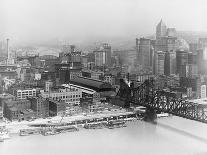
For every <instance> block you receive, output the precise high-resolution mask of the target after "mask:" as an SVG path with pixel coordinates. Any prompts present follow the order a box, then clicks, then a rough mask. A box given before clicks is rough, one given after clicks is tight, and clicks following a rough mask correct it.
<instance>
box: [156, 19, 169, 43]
mask: <svg viewBox="0 0 207 155" xmlns="http://www.w3.org/2000/svg"><path fill="white" fill-rule="evenodd" d="M166 33H167V26H166V25H165V23H164V22H163V21H162V19H161V20H160V22H159V24H158V25H157V27H156V40H158V39H160V38H161V37H164V36H166Z"/></svg>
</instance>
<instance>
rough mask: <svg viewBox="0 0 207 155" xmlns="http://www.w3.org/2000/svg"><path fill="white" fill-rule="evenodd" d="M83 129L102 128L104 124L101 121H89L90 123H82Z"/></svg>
mask: <svg viewBox="0 0 207 155" xmlns="http://www.w3.org/2000/svg"><path fill="white" fill-rule="evenodd" d="M84 128H85V129H103V128H104V124H103V123H101V122H98V123H91V124H85V125H84Z"/></svg>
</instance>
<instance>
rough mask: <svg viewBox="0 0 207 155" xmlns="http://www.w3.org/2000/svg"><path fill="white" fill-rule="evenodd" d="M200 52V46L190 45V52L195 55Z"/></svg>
mask: <svg viewBox="0 0 207 155" xmlns="http://www.w3.org/2000/svg"><path fill="white" fill-rule="evenodd" d="M197 50H198V44H197V43H189V52H191V53H195V54H196V51H197Z"/></svg>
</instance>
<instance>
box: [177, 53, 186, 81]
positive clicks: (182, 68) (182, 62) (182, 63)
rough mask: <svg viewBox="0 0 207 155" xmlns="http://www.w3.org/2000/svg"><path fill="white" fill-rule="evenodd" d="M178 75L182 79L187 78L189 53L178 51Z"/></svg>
mask: <svg viewBox="0 0 207 155" xmlns="http://www.w3.org/2000/svg"><path fill="white" fill-rule="evenodd" d="M176 64H177V65H176V74H179V76H180V77H185V76H186V66H187V64H188V51H186V50H177V51H176Z"/></svg>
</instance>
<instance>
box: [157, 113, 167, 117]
mask: <svg viewBox="0 0 207 155" xmlns="http://www.w3.org/2000/svg"><path fill="white" fill-rule="evenodd" d="M161 117H169V114H168V113H160V114H157V118H161Z"/></svg>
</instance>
